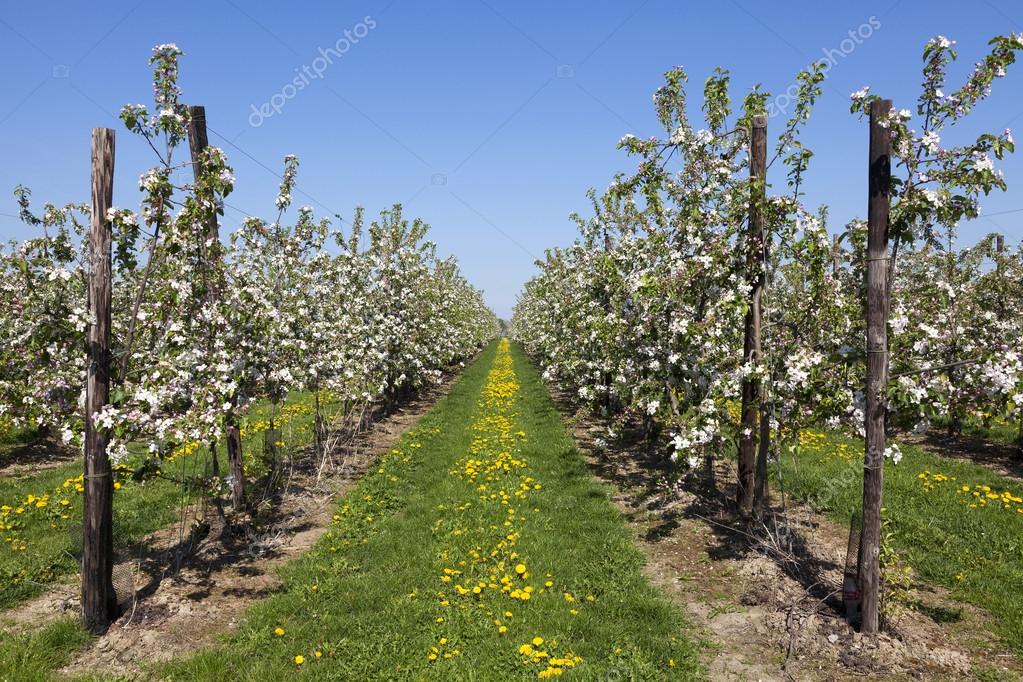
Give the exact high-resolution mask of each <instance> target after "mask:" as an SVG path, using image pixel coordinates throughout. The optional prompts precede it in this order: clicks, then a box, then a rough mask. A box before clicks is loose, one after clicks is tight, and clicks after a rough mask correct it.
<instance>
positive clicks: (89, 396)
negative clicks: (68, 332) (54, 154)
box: [82, 128, 118, 634]
mask: <svg viewBox="0 0 1023 682" xmlns="http://www.w3.org/2000/svg"><path fill="white" fill-rule="evenodd" d="M113 194H114V131H113V130H111V129H109V128H94V129H93V131H92V215H91V228H90V232H89V313H90V316H91V318H92V320H91V322H90V324H89V332H88V341H87V342H88V356H87V357H88V359H87V361H86V362H87V368H86V384H85V450H84V481H83V487H84V488H85V490H84V494H83V502H82V535H83V537H82V620H83V622H84V624H85V627H86V629H88V630H89V632H91V633H93V634H102V633H103V632H106V629H107V628H108V627H109V626H110V623H111V622H113V620H114V619H115V618H116V617H117V615H118V605H117V594H116V593H115V592H114V583H113V570H114V535H113V497H114V482H113V475H112V471H111V468H110V458H109V457H108V456H107V443H108V441H109V434H108V433H107V430H106V429H105V428H103V427H102V426H99V425H97V424H96V423H95V421H94V420H95V417H96V415H97V414H99V413H100V412H102V411H103V409H104V408H105V407H106V406H107V405H108V404H109V402H110V324H111V322H110V305H111V286H112V285H111V281H112V275H111V262H110V246H111V240H112V230H111V226H110V220H109V219H108V218H107V210H108V209H109V208H110V207H111V205H112V204H113Z"/></svg>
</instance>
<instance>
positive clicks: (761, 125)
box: [736, 115, 767, 514]
mask: <svg viewBox="0 0 1023 682" xmlns="http://www.w3.org/2000/svg"><path fill="white" fill-rule="evenodd" d="M750 181H751V185H752V187H751V190H750V210H749V227H748V229H747V232H746V250H747V255H746V270H747V272H748V273H750V277H751V279H752V283H753V290H752V291H751V292H750V302H749V303H750V306H749V310H748V311H747V312H746V324H745V327H746V329H745V336H744V338H743V344H742V350H743V358H744V362H745V364H753V365H756V364H759V362H760V302H761V297H762V296H763V291H764V282H765V277H764V256H765V253H764V250H765V248H764V247H765V238H764V214H763V210H762V208H763V207H762V203H763V199H764V195H765V185H766V182H767V116H764V115H758V116H754V117H753V130H752V134H751V136H750ZM759 405H760V380H759V379H757V378H756V377H746V378H744V379H743V380H742V420H741V423H740V425H739V480H738V486H737V489H736V506H737V507H738V508H739V511H740V512H741V513H743V514H749V513H750V512H751V511H752V510H753V497H754V481H755V479H756V472H755V465H756V452H755V442H756V431H757V412H758V409H759Z"/></svg>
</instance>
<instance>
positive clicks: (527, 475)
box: [153, 341, 698, 680]
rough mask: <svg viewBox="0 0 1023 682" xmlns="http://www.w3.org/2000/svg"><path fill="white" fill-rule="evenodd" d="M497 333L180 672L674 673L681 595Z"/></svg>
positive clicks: (171, 671) (483, 676) (689, 651)
mask: <svg viewBox="0 0 1023 682" xmlns="http://www.w3.org/2000/svg"><path fill="white" fill-rule="evenodd" d="M641 563H642V557H641V555H640V553H639V551H638V550H637V549H636V548H635V547H634V546H633V545H632V543H631V541H630V537H629V534H628V531H627V530H626V528H625V526H624V525H623V523H622V520H621V518H620V516H619V514H618V512H617V511H615V510H614V508H613V507H612V505H611V502H610V501H609V499H608V491H607V490H605V489H603V488H601V487H600V486H599V485H598V484H597V483H595V482H594V481H593V479H592V477H591V476H590V474H589V473H588V471H587V470H586V468H585V464H584V462H583V460H582V457H581V456H580V455H579V453H578V452H576V451H575V449H574V447H573V445H572V441H571V439H570V437H569V435H568V434H567V432H566V430H565V428H564V426H563V423H562V421H561V419H560V417H559V416H558V414H557V412H556V411H555V408H554V406H553V404H552V402H551V400H550V396H549V395H548V393H547V390H546V388H545V387H544V386H543V385H542V384H541V383H540V381H539V377H538V376H537V375H536V372H535V371H534V370H533V368H532V367H531V366H530V365H529V363H528V361H527V360H526V359H525V357H524V356H523V355H522V353H521V352H520V351H519V350H518V349H516V348H510V347H509V345H508V344H507V342H506V341H502V342H500V343H499V344H495V345H494V346H492V347H491V348H490V349H488V350H487V351H486V352H485V353H484V354H483V355H482V356H481V357H480V358H479V359H478V360H477V362H476V363H474V364H473V365H472V366H471V367H470V368H469V369H468V370H467V371H466V372H465V374H464V375H463V377H462V378H461V379H460V380H459V382H458V383H457V384H456V385H455V386H454V388H453V389H452V391H451V393H450V394H449V395H448V397H447V398H445V399H444V400H443V401H442V402H441V403H440V404H439V405H438V406H437V407H436V408H435V409H434V410H433V411H432V412H431V413H429V414H428V415H427V416H426V417H424V419H423V420H422V421H421V422H420V424H419V425H418V426H417V427H416V428H414V429H413V430H412V431H410V432H409V433H407V434H406V435H405V437H404V438H403V439H402V441H401V442H400V443H399V444H398V445H397V446H396V447H395V448H393V449H392V450H390V451H389V452H388V453H386V454H385V455H384V456H383V457H381V459H380V461H379V462H378V463H377V465H376V466H374V467H373V468H371V470H370V471H369V472H368V473H367V475H366V476H365V477H364V478H363V479H362V480H361V481H360V483H359V484H358V485H357V486H356V487H355V488H354V489H353V490H352V491H351V492H350V493H349V494H348V495H347V496H346V497H345V498H344V500H342V501H341V503H340V506H339V509H338V512H337V514H336V516H335V517H334V524H333V525H332V527H331V529H330V531H329V532H328V534H327V535H326V536H325V537H324V539H323V540H322V541H321V542H320V544H319V545H318V546H317V547H316V548H315V549H314V550H313V551H312V552H310V553H309V554H308V555H306V556H305V557H303V558H302V559H300V560H298V561H296V562H294V563H293V564H291V565H289V566H288V567H287V569H286V571H285V575H284V577H285V586H284V588H283V589H282V590H281V592H279V593H278V594H276V595H274V596H273V597H271V598H269V599H267V600H265V601H263V602H260V603H259V604H257V605H256V606H255V607H254V608H253V609H252V610H251V611H250V613H249V616H248V618H247V620H246V622H245V624H244V625H243V626H242V628H241V629H240V630H239V631H238V632H236V633H234V634H233V635H231V636H230V638H229V639H228V640H226V641H225V643H224V644H223V645H222V646H220V647H218V648H215V649H212V650H207V651H202V652H200V653H198V654H197V655H195V656H193V657H192V658H190V659H188V660H185V661H180V662H173V663H171V664H166V665H162V666H160V667H159V668H156V669H154V670H153V672H154V675H158V676H160V677H165V676H170V677H173V679H174V680H187V679H203V680H212V679H250V680H267V679H283V678H284V677H285V676H287V675H297V676H300V677H309V678H314V679H358V680H370V679H381V680H383V679H387V680H393V679H398V680H400V679H415V680H420V679H443V680H514V679H537V678H540V679H543V678H546V677H555V676H562V675H563V676H566V677H571V678H576V679H673V680H680V679H690V678H694V677H695V676H697V675H698V664H697V662H696V660H697V659H696V650H695V646H694V644H693V643H692V642H690V641H689V640H688V639H686V634H685V633H686V631H687V628H686V623H685V622H684V620H683V617H682V615H681V613H679V612H678V611H677V610H676V609H675V608H673V607H672V606H670V605H669V604H668V602H667V601H666V600H665V599H664V598H663V597H662V596H661V595H659V594H658V593H657V592H656V591H655V590H654V588H652V587H651V586H650V585H649V584H648V583H647V582H646V581H645V580H644V578H643V577H642V575H641Z"/></svg>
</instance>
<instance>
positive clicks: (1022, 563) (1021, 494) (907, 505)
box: [775, 432, 1023, 655]
mask: <svg viewBox="0 0 1023 682" xmlns="http://www.w3.org/2000/svg"><path fill="white" fill-rule="evenodd" d="M800 443H801V445H800V449H801V452H800V455H799V456H798V457H796V458H792V457H788V456H786V457H783V462H782V467H781V469H780V472H781V475H782V480H783V482H784V485H785V488H786V489H787V490H788V492H790V493H794V494H795V495H796V496H797V497H798V498H800V499H804V500H810V501H812V502H813V504H814V506H816V507H817V508H820V509H823V510H825V511H827V512H828V513H829V514H830V515H832V516H833V517H835V519H836V520H838V521H840V522H843V523H848V522H849V519H850V516H851V515H852V513H853V512H854V511H856V510H858V509H859V508H860V502H861V500H862V485H863V483H862V480H863V479H862V467H863V454H862V453H863V441H861V440H858V439H850V438H844V437H842V436H839V435H835V434H829V433H823V432H806V433H804V434H802V435H801V437H800ZM901 448H902V452H903V459H902V461H901V462H900V463H899V464H892V463H891V462H887V463H886V465H885V481H884V506H885V509H884V515H885V517H886V518H888V519H890V520H891V521H890V531H891V532H892V533H893V535H892V538H891V543H892V545H893V546H894V547H895V548H896V549H897V550H898V551H899V552H900V554H901V555H902V556H903V557H904V558H905V559H906V560H907V561H908V563H909V565H910V566H912V567H913V569H914V570H916V571H917V572H918V573H919V574H920V576H921V577H923V578H924V579H926V580H929V581H933V582H936V583H938V584H941V585H944V586H945V587H947V588H949V590H950V591H951V595H952V596H953V597H954V598H956V599H959V600H962V601H965V602H969V603H972V604H975V605H977V606H979V607H981V608H984V609H986V610H988V611H990V612H991V613H993V614H994V615H995V616H996V617H997V619H998V621H999V633H1000V635H1001V636H1002V637H1003V638H1004V639H1005V642H1006V643H1007V644H1008V645H1009V646H1010V647H1012V649H1013V650H1014V651H1015V652H1016V653H1017V654H1019V655H1023V591H1021V590H1020V586H1021V585H1023V486H1020V485H1019V484H1018V483H1015V482H1013V481H1010V480H1007V479H1005V478H1004V477H1002V476H999V475H998V474H996V473H994V472H992V471H990V470H988V469H986V468H984V467H982V466H979V465H976V464H972V463H969V462H963V461H955V460H949V459H945V458H942V457H939V456H938V455H935V454H931V453H929V452H927V451H925V450H923V449H921V448H918V447H913V446H908V445H903V446H901ZM777 473H778V472H776V474H777ZM775 482H776V483H777V479H776V481H775Z"/></svg>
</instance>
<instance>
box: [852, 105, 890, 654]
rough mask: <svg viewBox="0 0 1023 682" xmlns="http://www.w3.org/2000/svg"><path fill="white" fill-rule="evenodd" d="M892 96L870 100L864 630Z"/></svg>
mask: <svg viewBox="0 0 1023 682" xmlns="http://www.w3.org/2000/svg"><path fill="white" fill-rule="evenodd" d="M891 109H892V102H891V100H886V99H885V100H875V101H873V102H871V103H870V155H869V167H868V168H869V170H868V174H869V193H868V202H867V381H866V413H865V422H866V423H865V426H866V444H865V448H866V449H865V453H864V462H863V531H862V535H861V540H860V567H859V583H860V584H859V588H860V605H861V618H862V631H863V632H864V633H866V634H871V635H872V634H876V633H877V630H878V616H879V614H878V605H879V593H880V582H881V576H880V573H881V567H880V560H879V557H880V547H881V494H882V487H883V483H884V451H885V432H884V430H885V409H886V406H885V384H886V383H887V380H888V329H887V327H888V304H889V301H888V266H889V255H888V217H889V210H890V202H891V195H890V192H891V147H892V140H891V130H890V129H889V127H888V124H887V120H888V116H889V112H890V111H891Z"/></svg>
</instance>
